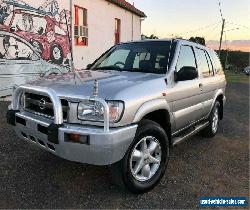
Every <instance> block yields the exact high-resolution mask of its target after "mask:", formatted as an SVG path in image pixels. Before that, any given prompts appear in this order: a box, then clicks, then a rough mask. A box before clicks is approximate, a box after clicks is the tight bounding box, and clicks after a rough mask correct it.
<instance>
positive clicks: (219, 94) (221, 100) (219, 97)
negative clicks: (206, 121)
mask: <svg viewBox="0 0 250 210" xmlns="http://www.w3.org/2000/svg"><path fill="white" fill-rule="evenodd" d="M224 99H225V95H224V92H223V90H219V91H217V93H216V95H215V97H214V101H213V105H212V107H211V111H212V109H213V107H214V105H215V103H216V102H217V101H218V102H219V103H220V110H219V117H220V120H222V119H223V117H224ZM211 111H210V113H211Z"/></svg>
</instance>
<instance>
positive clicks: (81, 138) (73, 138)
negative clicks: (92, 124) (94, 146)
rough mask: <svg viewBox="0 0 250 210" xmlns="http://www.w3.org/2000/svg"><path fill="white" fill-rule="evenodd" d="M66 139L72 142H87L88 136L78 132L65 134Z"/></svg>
mask: <svg viewBox="0 0 250 210" xmlns="http://www.w3.org/2000/svg"><path fill="white" fill-rule="evenodd" d="M66 140H67V141H69V142H73V143H79V144H89V136H82V135H80V134H74V133H70V134H67V137H66Z"/></svg>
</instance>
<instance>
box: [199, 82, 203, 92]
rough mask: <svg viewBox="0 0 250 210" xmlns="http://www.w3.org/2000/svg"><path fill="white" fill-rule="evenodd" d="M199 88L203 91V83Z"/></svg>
mask: <svg viewBox="0 0 250 210" xmlns="http://www.w3.org/2000/svg"><path fill="white" fill-rule="evenodd" d="M199 88H200V89H201V91H203V84H202V83H200V84H199Z"/></svg>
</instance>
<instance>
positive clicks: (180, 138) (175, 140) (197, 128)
mask: <svg viewBox="0 0 250 210" xmlns="http://www.w3.org/2000/svg"><path fill="white" fill-rule="evenodd" d="M208 125H209V122H205V123H203V124H199V125H196V126H195V127H194V128H193V129H192V130H191V131H190V132H189V133H185V134H183V135H179V136H176V137H173V146H175V145H177V144H179V143H181V142H182V141H184V140H186V139H188V138H189V137H191V136H193V135H195V134H196V133H198V132H199V131H201V130H202V129H203V128H205V127H207V126H208Z"/></svg>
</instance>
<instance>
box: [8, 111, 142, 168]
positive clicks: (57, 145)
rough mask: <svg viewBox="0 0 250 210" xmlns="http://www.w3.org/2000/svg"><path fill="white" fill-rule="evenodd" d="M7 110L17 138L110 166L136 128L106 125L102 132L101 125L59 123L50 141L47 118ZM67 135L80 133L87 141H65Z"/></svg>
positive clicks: (78, 159) (67, 156) (64, 155)
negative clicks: (53, 137)
mask: <svg viewBox="0 0 250 210" xmlns="http://www.w3.org/2000/svg"><path fill="white" fill-rule="evenodd" d="M9 113H10V114H9V118H10V119H9V123H10V124H12V125H15V131H16V133H17V135H18V136H19V137H20V138H22V139H24V140H25V141H28V142H30V143H32V144H35V145H37V146H39V147H40V148H42V149H44V150H46V151H49V152H51V153H53V154H55V155H57V156H59V157H61V158H64V159H67V160H70V161H75V162H81V163H87V164H92V165H110V164H113V163H116V162H118V161H120V160H121V159H122V158H123V157H124V155H125V153H126V151H127V150H128V148H129V146H130V144H131V143H132V141H133V139H134V137H135V133H136V130H137V125H131V126H127V127H122V128H110V129H109V131H106V132H105V131H104V130H103V128H100V127H96V126H81V125H70V124H62V125H61V126H59V127H58V128H57V129H58V130H57V131H56V132H55V133H57V134H58V135H57V136H58V141H56V142H54V141H53V142H52V141H51V140H50V138H49V132H47V131H46V129H48V128H49V127H50V125H52V124H53V123H52V122H51V121H50V120H48V119H46V118H42V117H38V116H35V115H33V114H30V113H28V112H15V111H14V112H12V113H11V111H9ZM13 115H14V121H13ZM11 116H12V119H11ZM11 122H12V123H11ZM13 122H14V123H13ZM55 133H54V134H53V135H54V136H55ZM67 134H80V135H81V136H86V137H87V138H88V141H87V143H86V144H80V143H72V142H69V141H67V138H66V136H67Z"/></svg>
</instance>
